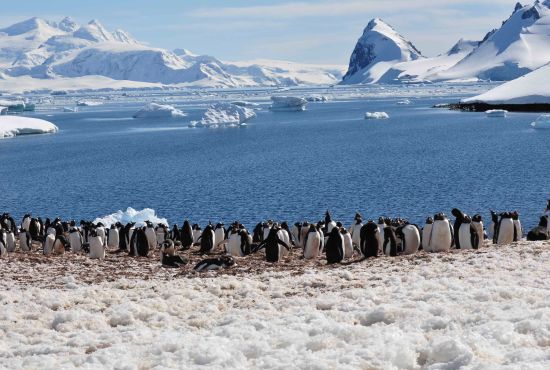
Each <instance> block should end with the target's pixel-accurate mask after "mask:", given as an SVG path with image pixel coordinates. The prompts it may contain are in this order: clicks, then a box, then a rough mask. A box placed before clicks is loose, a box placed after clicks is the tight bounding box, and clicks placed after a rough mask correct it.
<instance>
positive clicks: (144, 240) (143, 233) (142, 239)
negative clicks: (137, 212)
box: [134, 226, 154, 257]
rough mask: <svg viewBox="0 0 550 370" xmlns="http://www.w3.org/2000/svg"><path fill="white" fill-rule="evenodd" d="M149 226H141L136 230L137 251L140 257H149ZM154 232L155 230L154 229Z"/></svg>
mask: <svg viewBox="0 0 550 370" xmlns="http://www.w3.org/2000/svg"><path fill="white" fill-rule="evenodd" d="M147 229H148V228H147V227H145V226H144V227H141V228H139V229H137V230H135V231H134V233H135V234H137V235H136V237H135V248H136V253H137V255H138V256H140V257H148V256H149V251H150V250H151V240H150V239H149V238H148V237H147ZM153 232H154V230H153Z"/></svg>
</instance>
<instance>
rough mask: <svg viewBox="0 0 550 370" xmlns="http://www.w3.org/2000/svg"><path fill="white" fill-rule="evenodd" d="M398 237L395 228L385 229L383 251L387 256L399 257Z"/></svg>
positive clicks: (388, 227) (387, 227)
mask: <svg viewBox="0 0 550 370" xmlns="http://www.w3.org/2000/svg"><path fill="white" fill-rule="evenodd" d="M397 249H398V243H397V236H396V235H395V228H394V227H393V226H386V228H385V229H384V246H383V247H382V251H383V253H384V254H385V255H386V256H390V257H396V256H397Z"/></svg>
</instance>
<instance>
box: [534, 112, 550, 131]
mask: <svg viewBox="0 0 550 370" xmlns="http://www.w3.org/2000/svg"><path fill="white" fill-rule="evenodd" d="M531 126H533V128H545V129H550V114H543V115H542V116H540V117H539V118H537V119H536V120H535V122H533V123H531Z"/></svg>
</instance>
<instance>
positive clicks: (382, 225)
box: [377, 217, 390, 256]
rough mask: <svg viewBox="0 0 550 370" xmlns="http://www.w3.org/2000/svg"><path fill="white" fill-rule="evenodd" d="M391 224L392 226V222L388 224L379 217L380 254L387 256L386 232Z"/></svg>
mask: <svg viewBox="0 0 550 370" xmlns="http://www.w3.org/2000/svg"><path fill="white" fill-rule="evenodd" d="M389 224H390V222H387V220H386V219H385V218H384V217H379V218H378V225H377V226H378V233H379V237H378V252H379V253H382V254H386V253H385V251H384V240H385V237H384V230H385V229H386V227H387V226H390V225H389ZM388 253H389V252H388ZM386 255H388V256H389V254H386Z"/></svg>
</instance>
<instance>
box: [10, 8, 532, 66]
mask: <svg viewBox="0 0 550 370" xmlns="http://www.w3.org/2000/svg"><path fill="white" fill-rule="evenodd" d="M533 1H534V0H530V1H529V2H528V3H532V2H533ZM515 3H516V0H475V1H474V0H332V1H328V0H317V1H314V0H301V1H275V0H257V1H244V0H231V1H222V0H202V1H198V0H156V1H151V0H93V1H85V0H82V1H77V0H48V1H44V0H25V1H20V2H14V1H10V5H9V6H8V7H3V9H2V13H1V14H0V27H5V26H8V25H11V24H13V23H15V22H18V21H22V20H24V19H27V18H30V17H33V16H37V17H41V18H45V19H48V20H53V21H59V20H61V19H62V18H63V17H64V16H70V17H72V18H73V19H74V20H75V21H77V22H79V23H86V22H88V21H89V20H91V19H97V20H99V21H100V22H101V23H102V24H103V25H104V26H105V27H106V28H107V29H109V30H111V31H112V30H114V29H117V28H119V29H123V30H125V31H127V32H129V33H130V34H131V35H132V36H133V37H134V38H136V39H137V40H139V41H142V42H144V43H147V44H149V45H151V46H155V47H162V48H166V49H170V50H172V49H175V48H185V49H188V50H190V51H192V52H194V53H196V54H208V55H212V56H215V57H217V58H219V59H222V60H227V61H240V60H253V59H279V60H290V61H295V62H303V63H317V64H339V65H347V64H348V61H349V57H350V55H351V52H352V50H353V48H354V46H355V43H356V41H357V39H358V38H359V36H361V33H362V31H363V29H364V27H365V26H366V25H367V23H368V22H369V20H370V19H372V18H374V17H380V18H382V19H383V20H385V21H386V22H388V23H389V24H390V25H392V26H393V27H394V28H395V29H396V30H397V31H398V32H400V33H401V34H402V35H403V36H404V37H405V38H407V39H409V40H410V41H412V42H413V44H415V46H416V47H417V48H418V49H419V50H420V51H421V52H422V53H423V54H424V55H425V56H435V55H438V54H441V53H443V52H445V51H447V50H448V49H450V48H451V47H452V45H453V44H454V43H455V42H456V41H458V40H459V39H460V38H465V39H472V40H480V39H481V38H483V36H484V35H485V34H486V33H487V32H488V31H490V30H491V29H493V28H498V27H499V26H500V24H501V22H502V21H503V20H505V19H507V18H508V17H509V16H510V14H511V13H512V11H513V9H514V5H515ZM526 4H527V2H526Z"/></svg>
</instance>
